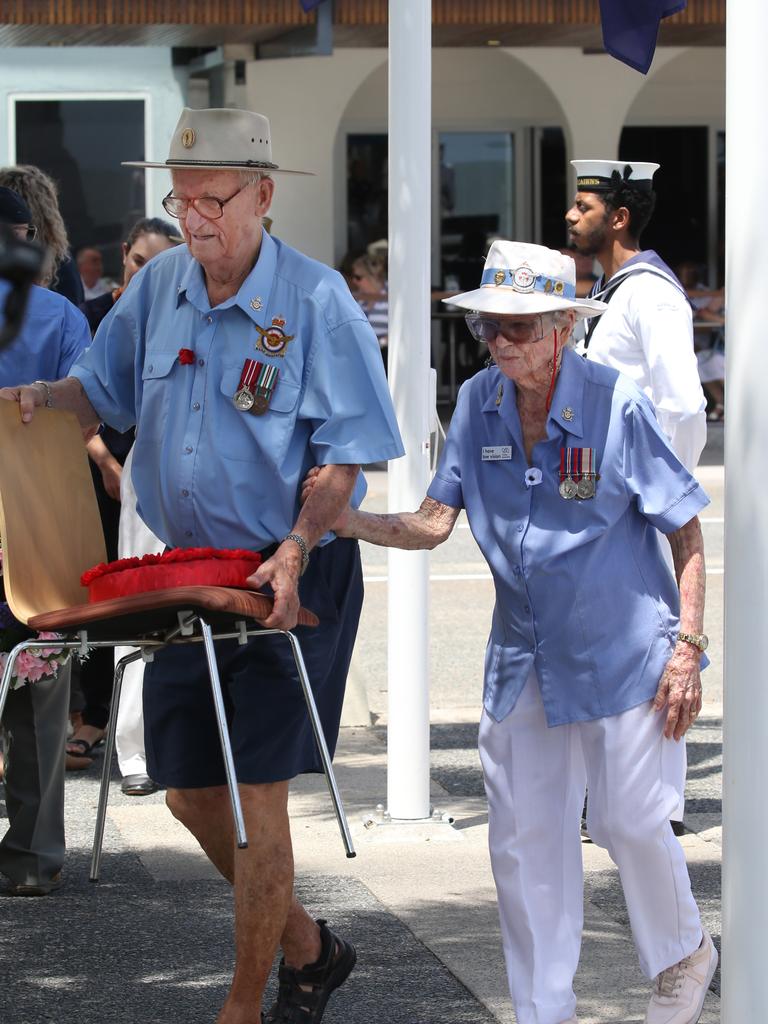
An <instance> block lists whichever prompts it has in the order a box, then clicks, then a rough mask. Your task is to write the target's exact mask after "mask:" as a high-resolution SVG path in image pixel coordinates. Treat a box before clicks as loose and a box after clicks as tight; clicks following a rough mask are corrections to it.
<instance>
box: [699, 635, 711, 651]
mask: <svg viewBox="0 0 768 1024" xmlns="http://www.w3.org/2000/svg"><path fill="white" fill-rule="evenodd" d="M699 647H700V648H701V649H702V651H706V649H707V648H708V647H709V637H708V636H707V634H706V633H702V634H701V635H700V637H699Z"/></svg>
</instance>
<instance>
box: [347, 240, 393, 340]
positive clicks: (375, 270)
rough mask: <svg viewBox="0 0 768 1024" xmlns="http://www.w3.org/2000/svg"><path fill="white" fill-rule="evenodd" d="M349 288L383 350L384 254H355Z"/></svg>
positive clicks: (386, 324) (385, 310) (385, 311)
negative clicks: (382, 255)
mask: <svg viewBox="0 0 768 1024" xmlns="http://www.w3.org/2000/svg"><path fill="white" fill-rule="evenodd" d="M350 289H351V291H352V294H353V295H354V297H355V298H356V299H357V303H358V305H359V306H360V308H361V309H362V311H363V312H364V313H365V315H366V316H367V317H368V322H369V323H370V325H371V327H372V328H373V333H374V334H375V335H376V340H377V341H378V343H379V347H380V348H381V350H382V351H384V350H385V349H386V347H387V335H388V333H389V299H388V298H387V262H386V256H385V257H384V258H381V257H380V256H371V255H369V254H368V253H363V254H362V255H360V256H357V257H356V258H355V260H354V261H353V263H352V273H351V274H350Z"/></svg>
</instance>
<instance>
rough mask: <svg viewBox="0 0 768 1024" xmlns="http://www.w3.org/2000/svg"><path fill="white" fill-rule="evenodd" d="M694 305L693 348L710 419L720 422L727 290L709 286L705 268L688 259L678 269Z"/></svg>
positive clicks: (712, 421)
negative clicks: (705, 277) (704, 271)
mask: <svg viewBox="0 0 768 1024" xmlns="http://www.w3.org/2000/svg"><path fill="white" fill-rule="evenodd" d="M677 276H678V277H679V278H680V281H681V282H682V284H683V286H684V288H685V291H686V294H687V296H688V299H689V301H690V303H691V306H692V307H693V318H694V332H693V347H694V348H695V349H696V361H697V363H698V369H699V380H700V381H701V386H702V387H703V389H704V394H705V395H706V396H707V405H708V412H707V420H708V422H710V423H721V422H722V421H723V419H724V418H725V331H724V328H725V289H723V288H715V289H712V288H708V287H707V285H706V284H704V283H703V281H702V278H703V277H704V274H703V268H702V267H700V266H699V265H698V264H696V263H694V262H693V261H692V260H686V261H685V262H683V263H681V264H680V266H679V267H678V268H677Z"/></svg>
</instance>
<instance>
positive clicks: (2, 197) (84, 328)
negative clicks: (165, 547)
mask: <svg viewBox="0 0 768 1024" xmlns="http://www.w3.org/2000/svg"><path fill="white" fill-rule="evenodd" d="M0 224H5V225H7V227H8V229H9V230H10V231H11V232H13V234H15V235H16V236H17V237H18V238H20V239H28V238H33V237H34V234H35V226H34V224H32V213H31V211H30V209H29V207H28V206H27V204H26V203H25V202H24V200H23V198H22V197H21V196H20V195H19V194H18V193H17V192H14V191H13V190H12V189H9V188H0ZM10 288H11V286H10V284H9V283H8V282H7V281H0V309H3V308H4V307H5V301H6V297H7V295H8V293H9V291H10ZM90 341H91V337H90V332H89V330H88V324H87V323H86V320H85V317H84V316H83V314H82V313H81V312H80V310H79V309H77V308H76V307H75V306H73V305H72V303H71V302H70V301H69V300H68V299H65V298H64V296H63V295H58V294H57V293H56V292H52V291H49V290H48V289H47V288H40V287H39V286H38V285H32V286H31V288H30V290H29V294H28V297H27V304H26V308H25V310H24V318H23V320H22V323H21V327H20V329H19V331H18V333H17V334H16V337H15V338H13V340H12V341H11V342H10V343H8V344H7V345H5V346H4V347H3V348H2V349H0V387H4V386H6V385H9V384H15V383H18V382H19V381H23V382H24V383H31V382H32V381H34V380H35V379H37V378H38V377H46V378H48V379H49V380H58V378H60V377H65V376H66V375H67V373H68V372H69V370H70V367H71V366H72V364H73V363H74V361H75V359H76V358H77V357H78V356H79V355H80V353H81V352H82V351H83V349H84V348H86V347H87V346H88V345H89V344H90ZM61 500H62V501H66V500H67V499H66V495H64V494H63V495H62V496H61ZM69 672H70V668H69V665H66V666H65V667H64V668H62V669H60V670H59V672H58V673H57V675H56V676H54V677H52V678H48V679H39V680H37V682H34V683H31V684H29V683H27V684H26V685H24V686H20V687H18V688H17V689H14V690H11V692H10V694H9V696H8V701H7V703H6V706H5V714H4V716H3V728H4V730H5V736H6V779H5V789H6V802H7V804H8V814H9V827H8V829H7V831H6V833H5V835H4V836H3V838H2V841H1V842H0V872H2V874H3V875H4V876H5V877H6V878H7V879H8V880H9V882H10V886H9V888H8V890H7V891H8V892H10V894H11V895H13V896H46V895H47V894H48V893H49V892H51V890H52V889H54V888H56V886H57V885H58V883H59V875H60V872H61V868H62V866H63V864H64V852H65V850H64V742H65V740H66V737H67V712H68V710H69Z"/></svg>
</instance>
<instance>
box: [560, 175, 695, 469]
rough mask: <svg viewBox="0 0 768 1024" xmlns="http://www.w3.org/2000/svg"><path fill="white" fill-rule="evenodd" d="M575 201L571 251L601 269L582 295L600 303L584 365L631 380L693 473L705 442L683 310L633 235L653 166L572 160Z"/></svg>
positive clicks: (645, 212)
mask: <svg viewBox="0 0 768 1024" xmlns="http://www.w3.org/2000/svg"><path fill="white" fill-rule="evenodd" d="M571 163H572V164H573V166H574V167H575V168H576V198H575V200H574V203H573V206H572V207H571V209H570V210H569V211H568V213H567V214H566V216H565V219H566V221H567V223H568V231H569V237H570V241H571V243H572V245H573V248H574V249H575V250H576V251H577V252H579V253H582V254H583V255H587V256H594V257H595V258H596V259H597V261H598V262H599V263H600V266H601V267H602V269H603V276H602V277H601V278H600V279H599V280H598V281H597V282H596V283H595V286H594V287H593V289H592V291H591V292H590V297H592V298H598V299H601V300H602V301H603V302H607V303H608V309H607V310H606V311H605V313H603V314H602V315H601V316H599V317H595V318H592V320H590V321H587V323H586V327H585V337H584V338H583V339H582V341H581V345H580V347H581V350H582V351H584V350H586V356H587V358H588V359H592V360H594V361H595V362H598V363H602V364H603V365H604V366H612V367H613V368H614V369H616V370H620V371H621V372H622V373H624V374H626V375H627V376H628V377H631V378H632V380H633V381H634V382H635V384H636V385H637V386H638V387H639V388H640V390H641V391H643V392H644V393H645V394H646V395H647V396H648V398H650V400H651V401H652V402H653V404H654V406H655V407H656V415H657V417H658V420H659V424H660V425H661V428H662V430H663V431H664V433H665V434H666V435H667V437H668V438H669V440H670V443H671V445H672V448H673V450H674V452H675V454H676V455H677V457H678V458H679V459H680V461H681V462H682V463H683V465H684V466H685V467H686V468H687V469H688V470H689V472H693V470H694V469H695V467H696V464H697V462H698V460H699V456H700V455H701V451H702V449H703V447H704V442H705V441H706V435H707V428H706V417H705V412H704V410H705V401H704V395H703V392H702V390H701V383H700V381H699V374H698V370H697V366H696V355H695V353H694V350H693V324H692V314H691V306H690V303H689V302H688V298H687V296H686V294H685V289H684V288H683V286H682V285H681V283H680V282H679V281H678V279H677V277H676V276H675V274H674V273H673V271H672V270H670V268H669V267H668V266H667V265H666V263H664V261H663V260H662V259H661V258H660V256H659V255H658V254H657V253H656V252H654V251H653V250H652V249H642V248H641V246H640V235H641V233H642V231H643V230H644V228H645V227H646V225H647V223H648V221H649V220H650V218H651V215H652V213H653V208H654V205H655V199H656V195H655V193H654V191H653V188H652V185H653V174H654V172H655V171H656V170H658V167H659V165H658V164H652V163H632V164H626V163H623V162H620V161H616V160H572V161H571Z"/></svg>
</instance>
